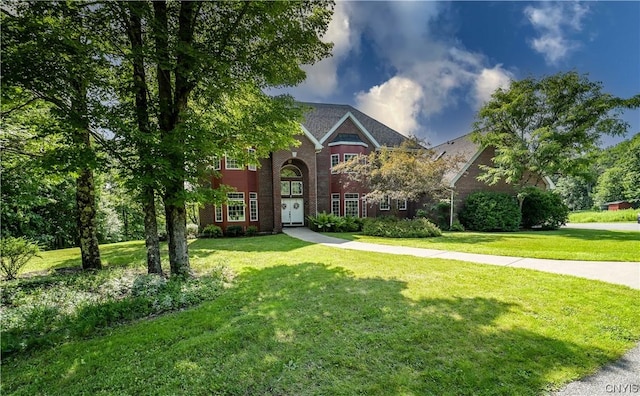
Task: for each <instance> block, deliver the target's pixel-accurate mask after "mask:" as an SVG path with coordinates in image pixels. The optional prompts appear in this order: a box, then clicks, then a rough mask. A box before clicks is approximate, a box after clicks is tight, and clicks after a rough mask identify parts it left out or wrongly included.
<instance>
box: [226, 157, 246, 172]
mask: <svg viewBox="0 0 640 396" xmlns="http://www.w3.org/2000/svg"><path fill="white" fill-rule="evenodd" d="M224 168H225V169H242V165H240V162H238V160H237V159H235V158H233V157H227V156H225V157H224Z"/></svg>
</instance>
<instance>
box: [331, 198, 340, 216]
mask: <svg viewBox="0 0 640 396" xmlns="http://www.w3.org/2000/svg"><path fill="white" fill-rule="evenodd" d="M331 214H334V215H336V216H340V194H331Z"/></svg>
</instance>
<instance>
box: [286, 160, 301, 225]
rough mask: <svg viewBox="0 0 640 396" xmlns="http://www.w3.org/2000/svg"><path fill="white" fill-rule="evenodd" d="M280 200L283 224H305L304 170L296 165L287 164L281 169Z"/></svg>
mask: <svg viewBox="0 0 640 396" xmlns="http://www.w3.org/2000/svg"><path fill="white" fill-rule="evenodd" d="M280 202H281V207H282V225H283V226H296V225H304V191H303V183H302V172H301V171H300V169H299V168H298V167H296V166H294V165H286V166H284V167H282V170H281V171H280Z"/></svg>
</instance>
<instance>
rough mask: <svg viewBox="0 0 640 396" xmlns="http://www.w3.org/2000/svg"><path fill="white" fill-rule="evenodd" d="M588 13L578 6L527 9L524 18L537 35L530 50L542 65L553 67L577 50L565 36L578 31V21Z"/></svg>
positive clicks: (565, 5) (546, 4)
mask: <svg viewBox="0 0 640 396" xmlns="http://www.w3.org/2000/svg"><path fill="white" fill-rule="evenodd" d="M588 12H589V8H588V6H587V5H586V4H581V3H577V2H576V3H543V4H541V5H540V6H539V7H534V6H528V7H526V8H525V9H524V14H525V15H526V17H527V18H528V19H529V22H531V24H532V25H533V27H534V29H536V31H537V32H538V34H539V36H538V37H536V38H534V39H533V40H531V42H530V45H531V47H532V48H533V49H534V50H535V51H537V52H539V53H541V54H542V55H543V56H544V58H545V61H546V62H547V63H548V64H550V65H555V64H557V63H558V62H560V61H561V60H563V59H565V58H567V57H568V56H569V54H570V53H571V52H572V51H574V50H575V49H577V48H578V47H579V46H580V43H579V42H577V41H575V40H571V39H570V38H569V37H568V36H569V35H570V34H571V33H573V32H579V31H581V30H582V21H583V19H584V17H585V16H586V15H587V13H588Z"/></svg>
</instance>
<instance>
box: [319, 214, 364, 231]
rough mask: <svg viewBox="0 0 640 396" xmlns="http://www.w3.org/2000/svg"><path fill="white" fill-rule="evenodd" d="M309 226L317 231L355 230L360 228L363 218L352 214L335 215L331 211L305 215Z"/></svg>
mask: <svg viewBox="0 0 640 396" xmlns="http://www.w3.org/2000/svg"><path fill="white" fill-rule="evenodd" d="M307 220H308V221H309V228H310V229H311V230H313V231H319V232H357V231H360V230H361V229H362V224H363V219H361V218H359V217H352V216H346V217H341V216H336V215H334V214H333V213H325V212H322V213H318V215H317V216H309V217H307Z"/></svg>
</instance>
